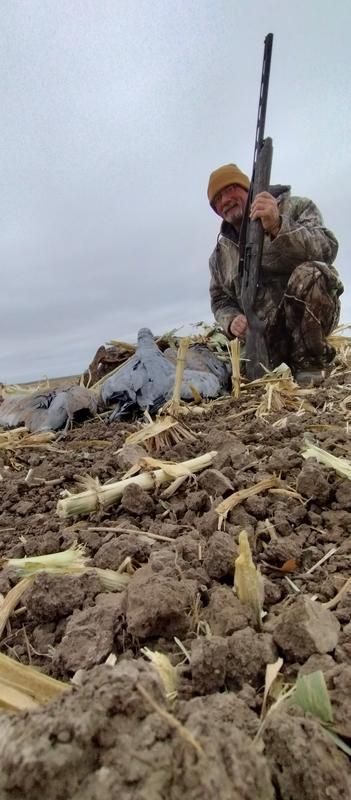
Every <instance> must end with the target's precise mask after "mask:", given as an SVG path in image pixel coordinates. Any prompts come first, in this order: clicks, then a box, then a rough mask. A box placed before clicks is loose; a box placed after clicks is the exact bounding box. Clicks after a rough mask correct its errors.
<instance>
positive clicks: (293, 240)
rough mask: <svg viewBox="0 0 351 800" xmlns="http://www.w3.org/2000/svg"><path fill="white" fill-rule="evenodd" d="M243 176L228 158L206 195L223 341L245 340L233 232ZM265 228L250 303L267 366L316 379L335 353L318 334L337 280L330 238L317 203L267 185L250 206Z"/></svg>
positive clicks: (333, 308)
mask: <svg viewBox="0 0 351 800" xmlns="http://www.w3.org/2000/svg"><path fill="white" fill-rule="evenodd" d="M249 187H250V181H249V178H248V177H247V175H245V174H244V173H243V172H241V170H240V169H239V167H237V166H236V164H226V165H225V166H223V167H219V169H216V170H215V171H214V172H212V173H211V175H210V178H209V183H208V191H207V194H208V199H209V202H210V205H211V207H212V208H213V210H214V211H215V212H216V214H218V215H219V216H220V217H221V218H222V220H223V222H222V225H221V229H220V233H219V235H218V239H217V245H216V247H215V249H214V251H213V253H212V255H211V258H210V273H211V283H210V296H211V308H212V311H213V314H214V316H215V318H216V321H217V322H218V324H219V325H220V326H221V327H222V328H223V330H224V332H225V333H226V335H227V336H228V338H229V339H232V338H233V337H235V336H237V337H239V338H240V339H241V340H242V341H244V340H245V332H246V329H247V320H246V317H245V315H244V312H243V308H242V304H241V277H240V275H239V235H240V228H241V223H242V220H243V216H244V211H245V206H246V201H247V196H248V189H249ZM250 218H251V219H260V220H261V222H262V225H263V228H264V230H265V241H264V246H263V256H262V271H261V281H260V285H259V287H258V291H257V295H256V303H255V311H256V314H257V316H258V317H259V318H260V319H262V320H264V321H265V325H266V327H265V336H266V342H267V346H268V350H269V355H270V359H271V364H272V367H275V366H277V365H278V364H279V363H281V362H282V361H285V362H286V363H287V364H289V366H290V367H291V369H292V371H293V373H294V375H295V378H296V380H298V382H299V383H309V382H312V383H318V382H319V381H320V380H321V379H322V378H323V376H324V374H325V372H324V369H325V367H326V366H327V365H328V364H330V362H331V361H332V360H333V358H334V356H335V350H334V349H333V347H331V346H330V345H329V344H328V342H327V339H326V337H327V336H328V334H329V333H330V332H331V331H332V330H333V328H334V327H335V325H337V323H338V320H339V314H340V300H339V296H340V295H341V294H342V292H343V290H344V289H343V285H342V283H341V280H340V278H339V275H338V273H337V271H336V269H335V267H333V266H332V262H333V261H334V258H335V256H336V254H337V251H338V243H337V240H336V238H335V236H334V235H333V233H332V232H331V231H329V230H328V229H327V228H325V227H324V225H323V219H322V216H321V214H320V212H319V210H318V208H317V206H315V205H314V203H312V201H311V200H308V199H307V198H304V197H292V196H291V194H290V187H289V186H271V187H270V191H269V192H261V193H260V194H258V195H257V196H256V198H255V200H254V202H253V204H252V207H251V209H250Z"/></svg>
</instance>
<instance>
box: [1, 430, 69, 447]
mask: <svg viewBox="0 0 351 800" xmlns="http://www.w3.org/2000/svg"><path fill="white" fill-rule="evenodd" d="M54 439H56V433H54V432H53V431H39V432H38V433H29V431H28V429H27V428H23V427H21V428H13V430H9V431H0V450H21V449H24V448H27V447H29V448H44V449H47V450H50V449H52V448H51V447H50V444H51V442H53V441H54Z"/></svg>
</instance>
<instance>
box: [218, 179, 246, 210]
mask: <svg viewBox="0 0 351 800" xmlns="http://www.w3.org/2000/svg"><path fill="white" fill-rule="evenodd" d="M233 189H242V186H239V184H238V183H230V184H229V186H225V187H224V189H221V190H220V191H219V192H217V194H216V196H215V199H214V201H213V205H214V206H215V207H216V206H217V204H218V203H220V202H221V200H223V197H225V195H226V194H227V192H231V191H232V190H233Z"/></svg>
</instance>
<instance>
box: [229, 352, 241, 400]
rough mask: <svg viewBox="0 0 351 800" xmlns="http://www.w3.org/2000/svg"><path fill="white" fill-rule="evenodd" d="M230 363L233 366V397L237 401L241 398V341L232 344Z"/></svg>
mask: <svg viewBox="0 0 351 800" xmlns="http://www.w3.org/2000/svg"><path fill="white" fill-rule="evenodd" d="M230 361H231V365H232V396H233V397H234V399H235V400H237V399H238V397H240V340H239V339H232V341H231V342H230Z"/></svg>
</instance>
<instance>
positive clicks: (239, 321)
mask: <svg viewBox="0 0 351 800" xmlns="http://www.w3.org/2000/svg"><path fill="white" fill-rule="evenodd" d="M246 329H247V319H246V317H244V314H238V316H237V317H234V319H232V321H231V323H230V328H229V330H230V333H232V334H233V336H237V337H238V339H242V338H243V337H244V336H245V333H246Z"/></svg>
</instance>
